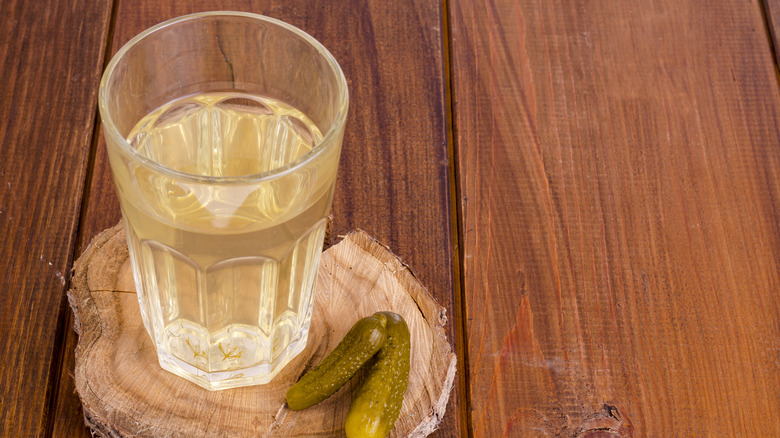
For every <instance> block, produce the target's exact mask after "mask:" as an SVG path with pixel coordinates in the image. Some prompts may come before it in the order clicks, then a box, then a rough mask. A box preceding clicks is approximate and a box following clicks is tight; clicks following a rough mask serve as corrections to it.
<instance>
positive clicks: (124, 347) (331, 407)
mask: <svg viewBox="0 0 780 438" xmlns="http://www.w3.org/2000/svg"><path fill="white" fill-rule="evenodd" d="M74 270H75V272H74V276H73V282H72V285H73V289H71V290H70V291H69V292H68V300H69V302H70V305H71V307H72V308H73V312H74V314H75V322H74V329H75V331H76V332H77V333H78V334H79V342H78V346H77V347H76V367H75V380H76V390H77V391H78V394H79V397H80V398H81V402H82V404H83V408H84V419H85V422H86V424H87V425H88V426H89V427H90V428H91V429H92V431H93V433H94V435H96V436H101V437H130V436H133V437H135V436H138V437H199V436H209V437H212V436H213V437H232V436H246V437H263V436H265V437H272V436H273V437H277V436H278V437H315V436H317V437H326V436H327V437H332V436H343V435H344V429H343V424H344V417H345V415H346V413H347V409H348V408H349V404H350V402H351V400H352V395H353V394H354V392H355V391H356V390H357V388H358V386H359V384H360V381H361V380H360V379H361V377H362V376H360V375H358V376H356V377H355V378H353V379H352V380H351V381H350V382H349V383H347V384H346V385H345V386H344V387H343V388H341V390H339V392H337V393H336V394H335V395H333V396H332V397H330V398H329V399H327V400H325V401H324V402H322V403H320V404H319V405H316V406H313V407H311V408H309V409H306V410H303V411H300V412H295V411H292V410H290V409H289V408H288V407H287V405H286V404H285V402H284V396H285V393H286V392H287V388H289V387H290V385H292V384H293V383H294V382H295V381H296V380H297V379H298V377H299V376H300V375H301V374H302V373H303V372H305V371H307V370H308V369H310V368H312V367H313V366H314V365H316V364H318V363H319V362H320V361H321V360H322V358H323V357H324V356H325V354H327V353H329V352H330V351H331V350H332V349H333V348H335V346H336V345H337V344H338V342H339V341H340V340H341V338H342V337H343V336H344V335H345V334H346V332H347V331H348V330H349V328H350V327H351V326H352V324H353V323H354V322H355V321H357V320H358V319H359V318H361V317H363V316H366V315H370V314H372V313H374V312H376V311H380V310H392V311H394V312H397V313H399V314H401V315H402V316H403V317H404V318H405V319H406V321H407V323H408V325H409V330H410V332H411V334H412V363H411V373H410V375H409V387H408V389H407V391H406V395H405V398H404V402H403V407H402V409H401V414H400V417H399V418H398V421H397V422H396V424H395V429H394V430H393V431H392V432H391V434H390V436H392V437H406V436H409V437H422V436H427V435H428V434H430V433H431V432H433V431H434V430H435V429H436V427H437V425H438V424H439V421H440V419H441V417H442V416H443V415H444V410H445V407H446V405H447V401H448V399H449V396H450V390H451V389H452V383H453V379H454V377H455V362H456V360H455V354H453V353H452V351H451V349H450V346H449V343H448V342H447V339H446V336H445V334H444V330H443V326H444V324H445V323H446V316H445V309H444V308H442V307H441V306H439V305H438V304H437V303H436V302H435V301H434V300H433V298H432V297H431V296H430V295H429V294H428V291H427V290H426V289H425V287H423V286H422V285H421V284H420V282H419V281H417V279H416V278H415V276H414V274H413V273H412V272H411V271H410V270H409V268H408V267H407V266H406V265H404V264H403V263H402V262H401V261H400V260H399V259H398V258H397V257H396V256H394V255H393V254H392V253H391V252H390V251H389V250H388V249H387V248H386V247H385V246H383V245H381V244H379V243H378V242H377V241H375V240H374V239H372V238H371V237H369V236H368V235H367V234H366V233H364V232H362V231H356V232H352V233H350V234H349V235H347V236H345V237H344V238H343V239H342V240H341V242H339V243H337V244H336V245H333V246H332V247H330V248H329V249H328V250H326V251H325V252H324V253H323V255H322V262H321V265H320V269H319V273H318V277H317V285H316V289H315V297H316V298H315V307H314V313H313V317H312V325H311V331H310V334H309V341H308V345H307V346H306V349H305V350H304V352H303V353H301V354H300V355H299V356H298V357H297V358H296V359H295V360H294V361H293V362H292V363H291V364H290V365H288V366H287V367H286V368H285V369H284V370H283V371H282V372H281V373H280V374H279V375H277V377H276V378H275V379H274V380H273V381H272V382H271V383H269V384H267V385H260V386H252V387H246V388H238V389H229V390H222V391H207V390H205V389H202V388H200V387H199V386H197V385H195V384H193V383H190V382H189V381H187V380H184V379H182V378H179V377H177V376H175V375H173V374H171V373H169V372H167V371H164V370H163V369H162V368H160V366H159V365H158V363H157V355H156V352H155V349H154V348H153V346H152V342H151V339H150V338H149V335H148V334H147V333H146V331H145V329H144V326H143V323H142V322H141V315H140V313H139V308H138V300H137V298H136V294H135V286H134V284H133V278H132V272H131V269H130V261H129V258H128V252H127V242H126V240H125V232H124V229H123V225H122V223H121V222H120V223H119V224H118V225H116V226H115V227H113V228H110V229H108V230H106V231H104V232H103V233H101V234H100V235H98V236H97V237H95V239H93V241H92V242H91V243H90V245H89V247H88V248H87V249H86V251H84V254H82V256H81V257H80V258H79V259H78V261H76V264H75V268H74Z"/></svg>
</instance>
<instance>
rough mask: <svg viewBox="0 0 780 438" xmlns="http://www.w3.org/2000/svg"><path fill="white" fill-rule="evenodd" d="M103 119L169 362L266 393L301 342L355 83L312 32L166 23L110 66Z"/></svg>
mask: <svg viewBox="0 0 780 438" xmlns="http://www.w3.org/2000/svg"><path fill="white" fill-rule="evenodd" d="M99 106H100V115H101V118H102V121H103V132H104V135H105V138H106V143H107V146H108V155H109V159H110V162H111V170H112V172H113V176H114V183H115V186H116V189H117V193H118V195H119V200H120V204H121V207H122V215H123V217H124V221H125V229H126V231H127V241H128V246H129V249H130V258H131V261H132V266H133V274H134V277H135V284H136V288H137V290H138V301H139V304H140V307H141V315H142V317H143V322H144V325H145V326H146V330H147V331H148V332H149V335H150V336H151V338H152V340H153V341H154V344H155V346H156V348H157V354H158V358H159V362H160V365H161V366H162V367H163V368H164V369H166V370H168V371H171V372H173V373H175V374H177V375H179V376H181V377H184V378H186V379H188V380H191V381H192V382H195V383H197V384H198V385H200V386H202V387H204V388H207V389H211V390H214V389H225V388H232V387H238V386H246V385H253V384H261V383H267V382H269V381H270V380H271V379H272V378H273V377H274V375H276V373H278V372H279V370H280V369H281V368H282V367H283V366H284V365H285V364H287V363H288V362H289V361H290V360H291V359H292V358H294V357H295V356H296V355H297V354H298V353H300V352H301V351H302V350H303V349H304V347H305V346H306V340H307V334H308V329H309V323H310V320H311V311H312V305H313V300H312V293H313V292H312V291H313V286H314V281H315V278H316V271H317V267H318V263H319V256H320V252H321V251H322V243H323V237H324V233H325V226H326V221H327V219H326V218H327V215H328V213H329V210H330V205H331V199H332V196H333V187H334V182H335V179H336V169H337V167H338V160H339V154H340V151H341V141H342V136H343V132H344V121H345V119H346V114H347V106H348V93H347V85H346V80H345V79H344V75H343V73H342V71H341V69H340V68H339V66H338V64H337V63H336V61H335V60H334V58H333V56H332V55H331V54H330V53H329V52H328V51H327V50H326V49H325V48H324V47H323V46H322V45H321V44H320V43H318V42H317V41H315V40H314V39H313V38H312V37H311V36H309V35H307V34H306V33H304V32H302V31H301V30H299V29H296V28H294V27H292V26H290V25H288V24H285V23H283V22H281V21H278V20H274V19H271V18H268V17H263V16H260V15H254V14H247V13H238V12H209V13H201V14H194V15H188V16H184V17H180V18H176V19H173V20H170V21H167V22H165V23H162V24H159V25H157V26H154V27H152V28H151V29H148V30H146V31H145V32H143V33H141V34H140V35H138V36H136V37H135V38H133V39H132V40H131V41H130V42H128V43H127V45H125V46H124V47H123V48H122V49H121V50H120V51H119V52H118V53H117V54H116V56H115V57H114V58H113V59H112V60H111V62H110V63H109V65H108V68H107V69H106V72H105V74H104V75H103V80H102V82H101V84H100V94H99Z"/></svg>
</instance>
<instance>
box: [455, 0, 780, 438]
mask: <svg viewBox="0 0 780 438" xmlns="http://www.w3.org/2000/svg"><path fill="white" fill-rule="evenodd" d="M449 7H450V17H449V21H450V24H451V32H452V33H451V35H452V40H451V41H452V58H451V59H452V72H453V73H452V77H453V82H452V84H453V104H454V129H455V140H456V143H455V145H456V151H457V155H458V176H459V193H460V196H459V200H460V203H461V213H462V226H461V230H460V231H461V242H460V244H461V248H462V251H463V267H462V269H463V279H464V289H465V299H464V307H465V316H466V318H467V319H466V321H465V322H466V329H467V336H468V338H467V341H468V379H469V391H470V401H471V424H472V426H473V432H474V436H476V437H497V436H506V437H509V436H578V437H579V436H594V435H596V434H598V435H599V436H607V435H608V436H613V437H614V436H623V437H627V436H637V437H661V436H762V437H763V436H778V435H780V392H779V390H778V388H780V373H779V372H778V371H780V370H779V369H778V363H780V349H778V345H780V317H779V316H778V315H780V300H778V294H777V291H778V288H779V287H780V279H779V278H778V275H779V274H780V269H779V268H780V266H779V264H780V258H779V257H778V254H780V213H779V208H780V207H779V206H780V146H779V145H780V138H779V130H778V126H780V93H779V92H778V81H777V76H776V71H775V66H774V62H773V59H772V53H771V50H770V47H769V45H768V39H767V35H766V30H765V28H764V22H763V17H762V11H761V8H760V4H759V3H757V1H756V0H753V1H750V2H736V1H724V2H712V3H708V4H707V6H706V7H702V5H701V4H700V2H694V1H679V0H652V1H648V2H641V4H640V3H637V2H633V1H606V0H596V1H590V2H565V1H560V0H553V1H550V2H538V1H508V0H507V1H504V0H487V1H486V2H471V1H468V0H451V1H449Z"/></svg>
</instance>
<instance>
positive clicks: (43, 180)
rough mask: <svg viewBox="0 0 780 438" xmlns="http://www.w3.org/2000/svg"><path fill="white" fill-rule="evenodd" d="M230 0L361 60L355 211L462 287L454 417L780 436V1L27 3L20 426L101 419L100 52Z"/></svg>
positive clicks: (18, 1)
mask: <svg viewBox="0 0 780 438" xmlns="http://www.w3.org/2000/svg"><path fill="white" fill-rule="evenodd" d="M214 9H232V10H244V11H252V12H256V13H261V14H266V15H270V16H273V17H276V18H279V19H282V20H284V21H287V22H289V23H291V24H293V25H295V26H298V27H300V28H302V29H304V30H306V31H308V32H309V33H311V34H312V35H313V36H314V37H316V38H317V39H319V40H320V41H322V42H323V43H324V44H325V46H327V47H328V48H329V49H330V50H331V51H332V52H333V54H334V55H335V57H336V58H337V59H338V61H339V62H340V63H341V65H342V67H343V69H344V72H345V74H346V76H347V78H348V82H349V87H350V94H351V107H350V114H349V119H348V122H347V130H346V137H345V140H344V153H343V157H342V161H341V168H340V174H339V179H338V186H337V190H336V197H335V200H334V206H333V213H334V215H335V232H336V233H345V232H347V231H349V230H352V229H355V228H362V229H364V230H366V231H367V232H368V233H369V234H371V235H373V236H374V237H376V238H378V239H379V240H380V241H382V242H384V243H385V244H387V245H388V246H389V247H390V248H392V249H393V251H394V252H396V253H397V254H398V255H400V256H401V257H402V258H403V259H404V260H405V261H406V262H407V263H409V265H411V267H412V268H413V269H414V270H415V271H416V273H417V275H418V276H419V278H420V279H421V281H422V282H423V283H424V284H425V285H427V286H428V288H429V289H430V291H431V293H432V294H433V295H434V296H435V297H436V299H437V300H438V301H439V302H440V303H441V304H442V305H443V306H445V307H446V308H447V309H448V312H449V323H448V327H447V330H448V332H447V334H448V336H449V339H450V340H451V343H452V347H453V349H454V350H456V351H457V355H458V360H459V363H458V367H459V368H458V376H457V385H456V389H455V390H453V393H452V397H451V399H450V403H449V406H448V409H447V414H446V416H445V418H444V419H443V422H442V425H441V429H440V430H439V431H438V432H436V434H435V436H441V437H445V436H446V437H451V436H475V437H499V436H504V437H526V436H529V437H530V436H561V437H573V436H576V437H597V436H600V437H630V436H635V437H672V436H680V437H689V436H690V437H693V436H696V437H699V436H723V437H736V436H740V437H774V436H780V298H778V294H779V292H780V85H778V75H777V69H776V67H777V64H776V59H777V56H776V55H777V52H776V51H775V49H777V48H778V47H780V46H779V45H778V44H777V41H776V40H775V39H774V37H775V36H778V35H780V0H765V1H764V2H763V3H762V2H761V1H760V0H749V1H736V0H730V1H727V0H722V1H708V2H703V1H695V0H648V1H642V2H638V1H635V0H617V1H615V0H591V1H561V0H547V1H539V0H531V1H527V0H514V1H512V0H485V1H479V2H477V1H472V0H446V1H444V2H436V1H425V0H395V1H385V0H350V1H334V2H330V1H324V0H322V1H312V0H284V1H281V0H257V1H248V0H246V1H240V0H221V1H216V0H195V1H184V0H177V1H159V0H133V1H130V0H113V1H108V0H91V1H86V0H83V1H61V0H41V1H35V2H33V1H24V0H3V1H2V2H0V17H2V18H0V60H2V63H1V64H0V235H1V236H2V239H1V242H2V243H1V244H0V263H2V266H1V267H0V272H2V274H0V277H1V278H2V288H0V328H1V329H2V330H0V334H2V337H0V354H2V359H0V412H2V414H1V416H0V436H4V437H5V436H8V437H28V436H62V437H88V436H89V433H88V431H87V430H86V429H85V427H84V426H83V422H82V418H81V413H80V403H79V400H78V397H77V396H76V395H75V394H74V392H73V380H72V377H71V374H70V373H71V372H72V371H71V370H72V369H73V361H74V359H73V351H74V346H75V342H76V335H75V334H74V333H73V331H72V330H71V323H72V320H71V319H72V316H71V312H70V310H69V309H68V308H67V306H66V303H65V299H64V297H65V292H66V290H67V289H68V287H69V278H70V275H71V268H72V265H73V261H74V259H75V258H76V257H78V255H79V254H80V253H81V251H82V250H83V248H84V247H85V245H86V244H87V243H88V242H89V241H90V239H92V237H94V236H95V235H96V234H97V233H99V232H100V231H101V230H103V229H105V228H107V227H109V226H111V225H114V224H115V223H116V222H117V221H118V219H119V216H120V215H119V208H118V204H117V201H116V197H115V194H114V189H113V186H112V183H111V179H110V174H109V170H108V165H107V162H106V154H105V144H104V142H103V139H102V134H101V132H100V124H99V120H98V116H97V113H96V101H97V89H98V83H99V79H100V75H101V72H102V70H103V68H104V66H105V64H106V62H107V61H108V59H109V58H110V55H111V54H112V53H113V52H115V51H116V50H117V49H118V48H119V47H120V46H121V45H122V44H123V43H125V42H126V41H127V40H128V39H130V38H131V37H132V36H133V35H135V34H137V33H138V32H140V31H141V30H143V29H145V28H147V27H149V26H151V25H153V24H155V23H157V22H160V21H162V20H165V19H167V18H171V17H174V16H178V15H182V14H186V13H191V12H196V11H204V10H214Z"/></svg>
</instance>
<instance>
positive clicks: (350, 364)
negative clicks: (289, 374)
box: [286, 314, 387, 411]
mask: <svg viewBox="0 0 780 438" xmlns="http://www.w3.org/2000/svg"><path fill="white" fill-rule="evenodd" d="M386 323H387V319H386V317H385V316H384V315H379V316H378V315H377V314H374V315H372V316H367V317H365V318H361V319H360V320H358V322H356V323H355V325H353V326H352V328H351V329H350V330H349V332H347V334H346V335H345V336H344V339H342V340H341V342H339V344H338V345H337V346H336V348H335V349H334V350H333V351H332V352H331V353H330V354H328V356H327V357H326V358H325V359H323V361H322V362H321V363H320V364H319V365H317V366H316V367H315V368H314V369H313V370H311V371H309V372H308V373H306V374H305V375H304V376H303V377H301V379H300V380H298V382H297V383H295V384H294V385H293V386H291V387H290V389H289V390H287V397H286V398H287V406H288V407H289V408H290V409H292V410H294V411H300V410H301V409H306V408H308V407H309V406H313V405H315V404H317V403H319V402H321V401H323V400H325V399H326V398H328V397H330V396H331V395H333V394H334V393H335V392H336V391H338V390H339V388H341V387H342V386H343V385H344V384H345V383H347V381H349V379H351V378H352V376H353V375H354V374H355V373H356V372H357V370H358V369H360V367H361V366H363V364H364V363H366V361H368V360H369V359H371V357H372V356H374V355H375V354H376V352H377V351H379V349H380V348H381V347H382V346H383V345H384V344H385V341H386V339H387V331H386V329H385V324H386Z"/></svg>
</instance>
